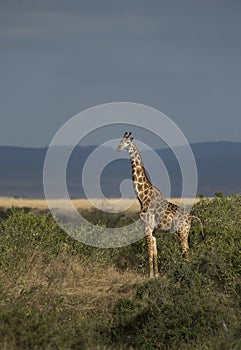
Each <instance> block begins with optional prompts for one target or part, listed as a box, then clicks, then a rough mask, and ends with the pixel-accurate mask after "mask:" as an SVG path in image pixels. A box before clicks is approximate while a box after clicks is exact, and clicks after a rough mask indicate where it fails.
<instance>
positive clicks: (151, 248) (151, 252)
mask: <svg viewBox="0 0 241 350" xmlns="http://www.w3.org/2000/svg"><path fill="white" fill-rule="evenodd" d="M146 242H147V249H148V258H149V276H150V278H153V277H154V265H153V256H154V246H153V236H152V232H150V231H149V232H146Z"/></svg>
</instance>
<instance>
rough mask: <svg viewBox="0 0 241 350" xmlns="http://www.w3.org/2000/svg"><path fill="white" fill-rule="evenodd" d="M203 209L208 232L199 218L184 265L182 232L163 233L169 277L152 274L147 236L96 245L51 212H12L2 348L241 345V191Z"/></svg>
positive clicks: (0, 255)
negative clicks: (72, 233) (69, 231)
mask: <svg viewBox="0 0 241 350" xmlns="http://www.w3.org/2000/svg"><path fill="white" fill-rule="evenodd" d="M194 213H195V215H198V216H199V217H200V218H201V219H202V221H203V224H204V231H205V240H204V241H203V240H202V238H201V235H200V233H199V228H198V226H194V225H193V226H192V230H191V233H190V255H191V257H190V262H189V263H184V262H183V260H182V258H181V254H180V250H179V247H178V243H177V242H176V240H175V237H174V235H173V234H170V235H162V234H158V233H157V235H156V236H157V244H158V250H159V269H160V277H159V278H158V279H155V280H149V279H148V278H146V275H147V272H148V264H147V254H146V245H145V242H144V240H140V241H139V242H137V243H135V244H133V245H131V246H126V247H123V248H119V249H100V248H93V247H90V246H86V245H84V244H83V243H80V242H77V241H75V240H74V239H72V238H70V237H68V236H67V235H66V234H65V233H64V232H63V231H62V230H61V229H60V228H59V227H58V226H57V225H56V223H55V221H54V220H53V219H52V217H51V216H49V215H47V214H44V215H39V214H36V213H33V212H31V211H28V210H16V209H14V210H10V211H4V210H3V211H2V212H1V214H2V215H1V217H2V219H1V224H0V230H1V233H0V267H1V270H0V348H1V349H6V350H7V349H10V350H11V349H12V350H15V349H20V350H21V349H203V350H204V349H216V350H219V349H221V350H222V349H223V350H226V349H237V350H238V349H241V278H240V277H241V239H240V238H241V197H240V196H239V195H233V196H231V197H225V196H223V195H222V194H220V193H218V194H217V195H216V197H215V198H214V199H213V200H208V199H205V198H203V199H202V200H201V201H200V202H199V203H198V204H197V205H196V206H195V207H194ZM85 214H86V216H88V219H90V218H91V217H92V218H93V221H95V222H97V223H98V224H100V225H102V226H104V225H105V226H112V227H113V225H115V226H123V223H128V222H133V220H134V217H133V216H132V217H127V216H125V217H123V216H120V217H119V218H118V216H115V217H114V218H113V217H108V214H103V213H97V212H88V213H85ZM126 230H127V229H126V228H125V226H123V233H124V234H126Z"/></svg>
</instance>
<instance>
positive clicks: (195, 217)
mask: <svg viewBox="0 0 241 350" xmlns="http://www.w3.org/2000/svg"><path fill="white" fill-rule="evenodd" d="M190 217H191V220H196V221H197V222H198V223H199V226H200V229H201V234H202V238H203V240H204V239H205V236H204V230H203V224H202V221H201V220H200V219H199V217H197V216H195V215H190Z"/></svg>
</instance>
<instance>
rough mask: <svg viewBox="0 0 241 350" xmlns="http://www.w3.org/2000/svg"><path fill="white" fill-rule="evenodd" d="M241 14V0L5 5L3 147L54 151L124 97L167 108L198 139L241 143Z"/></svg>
mask: <svg viewBox="0 0 241 350" xmlns="http://www.w3.org/2000/svg"><path fill="white" fill-rule="evenodd" d="M240 16H241V2H240V1H239V0H231V1H230V0H226V1H224V0H212V1H210V0H209V1H207V0H202V1H195V0H182V1H180V0H171V1H162V0H158V1H154V0H151V1H143V0H134V1H131V0H130V1H126V0H123V1H113V0H112V1H111V0H110V1H106V0H102V1H82V0H79V1H77V0H75V1H74V0H68V1H67V0H66V1H62V0H47V1H46V0H41V1H37V0H29V1H27V0H15V1H14V0H12V1H1V2H0V63H1V64H0V77H1V79H0V96H1V98H0V115H1V125H2V127H1V128H0V145H17V146H26V147H28V146H34V147H40V146H45V145H48V144H49V142H50V141H51V139H52V137H53V136H54V134H55V133H56V132H57V130H58V129H59V128H60V127H61V126H62V125H63V124H64V123H65V122H66V121H67V120H68V119H70V118H71V117H73V116H74V115H76V114H77V113H79V112H80V111H82V110H84V109H86V108H88V107H92V106H95V105H99V104H102V103H108V102H115V101H116V102H117V101H129V102H136V103H142V104H145V105H148V106H151V107H154V108H156V109H158V110H160V111H161V112H163V113H165V114H166V115H168V116H169V117H170V118H172V119H173V121H174V122H175V123H177V125H178V126H179V127H180V128H181V129H182V131H183V133H184V134H185V135H186V137H187V138H188V140H189V141H190V142H203V141H218V140H225V141H241V108H240V107H241V21H240ZM86 123H88V121H86ZM120 136H121V135H120Z"/></svg>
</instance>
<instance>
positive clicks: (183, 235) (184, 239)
mask: <svg viewBox="0 0 241 350" xmlns="http://www.w3.org/2000/svg"><path fill="white" fill-rule="evenodd" d="M175 234H176V237H177V239H178V241H179V243H180V246H181V251H182V256H183V258H184V259H185V260H186V261H188V260H189V245H188V234H189V227H186V226H184V227H182V228H181V229H179V230H178V231H176V232H175Z"/></svg>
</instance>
